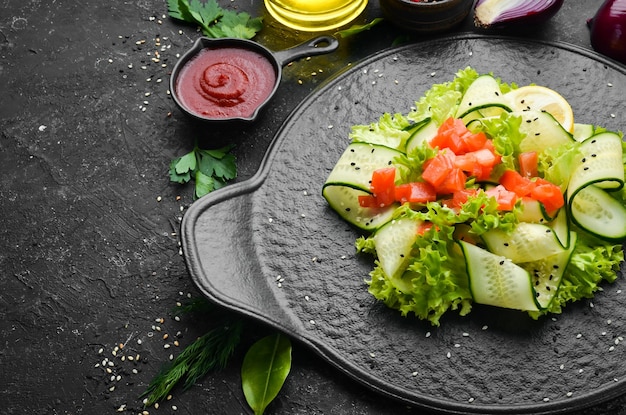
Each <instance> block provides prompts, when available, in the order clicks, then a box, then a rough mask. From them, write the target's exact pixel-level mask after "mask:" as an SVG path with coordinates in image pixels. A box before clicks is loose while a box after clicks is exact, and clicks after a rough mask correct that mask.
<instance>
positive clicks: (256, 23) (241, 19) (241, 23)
mask: <svg viewBox="0 0 626 415" xmlns="http://www.w3.org/2000/svg"><path fill="white" fill-rule="evenodd" d="M167 8H168V12H169V15H170V16H171V17H173V18H174V19H178V20H182V21H185V22H188V23H195V24H198V25H199V26H200V27H201V28H202V34H204V35H205V36H208V37H212V38H220V37H235V38H240V39H252V38H253V37H254V36H255V35H256V34H257V32H259V31H260V30H261V29H262V27H263V24H262V19H261V18H260V17H257V18H251V17H250V15H249V14H248V13H246V12H240V13H237V12H234V11H231V10H225V9H222V8H221V7H220V6H219V5H218V4H217V1H216V0H207V1H206V2H203V1H201V0H167Z"/></svg>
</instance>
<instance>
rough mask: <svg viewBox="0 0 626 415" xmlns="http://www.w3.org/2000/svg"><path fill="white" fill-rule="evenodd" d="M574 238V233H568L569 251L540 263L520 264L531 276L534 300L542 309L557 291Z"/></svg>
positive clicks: (573, 245) (570, 253)
mask: <svg viewBox="0 0 626 415" xmlns="http://www.w3.org/2000/svg"><path fill="white" fill-rule="evenodd" d="M576 237H577V235H576V232H570V236H569V237H568V238H567V239H568V240H569V241H571V245H570V247H569V249H567V250H563V251H562V252H561V253H558V254H556V255H552V256H549V257H547V258H544V259H542V260H540V261H533V262H525V263H523V264H520V266H521V267H522V268H524V269H525V270H526V271H528V273H529V274H530V276H531V281H532V287H533V290H534V291H535V298H536V301H537V303H538V305H539V307H540V308H542V309H546V308H548V306H549V305H550V302H552V299H553V298H554V295H555V294H556V293H557V291H558V290H559V286H560V285H561V280H562V279H563V274H564V273H565V269H566V268H567V264H569V261H570V258H571V256H572V253H573V252H574V247H575V246H576Z"/></svg>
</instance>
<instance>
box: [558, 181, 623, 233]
mask: <svg viewBox="0 0 626 415" xmlns="http://www.w3.org/2000/svg"><path fill="white" fill-rule="evenodd" d="M568 206H569V209H570V217H571V218H572V221H573V222H574V223H575V224H576V225H578V226H580V227H581V228H583V229H584V230H586V231H587V232H589V233H591V234H593V235H596V236H597V237H599V238H601V239H605V240H607V241H612V242H620V241H623V240H624V239H626V208H625V207H624V205H623V204H622V203H621V202H620V201H618V200H617V199H614V198H613V197H611V196H610V195H609V194H608V193H607V192H605V191H604V190H602V189H600V188H599V187H596V186H594V185H589V186H585V187H583V188H582V189H580V190H578V192H576V194H575V195H574V196H573V197H572V198H570V201H569V203H568Z"/></svg>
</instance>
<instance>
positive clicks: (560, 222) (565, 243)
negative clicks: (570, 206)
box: [549, 208, 572, 249]
mask: <svg viewBox="0 0 626 415" xmlns="http://www.w3.org/2000/svg"><path fill="white" fill-rule="evenodd" d="M549 226H550V227H551V228H552V230H553V231H554V234H555V235H556V237H557V239H558V240H559V242H560V243H561V246H562V247H563V248H564V249H569V247H570V246H571V245H570V244H571V243H572V240H571V236H572V233H571V232H570V227H569V219H568V216H567V209H566V208H561V209H559V211H558V212H557V214H556V218H555V219H554V220H553V221H552V222H550V224H549Z"/></svg>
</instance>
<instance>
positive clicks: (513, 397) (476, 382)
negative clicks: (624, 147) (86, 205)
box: [182, 35, 626, 414]
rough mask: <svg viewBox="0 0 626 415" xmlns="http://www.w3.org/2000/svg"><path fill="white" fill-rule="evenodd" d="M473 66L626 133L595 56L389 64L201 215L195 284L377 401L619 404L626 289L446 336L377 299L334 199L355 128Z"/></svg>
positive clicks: (334, 87) (346, 87)
mask: <svg viewBox="0 0 626 415" xmlns="http://www.w3.org/2000/svg"><path fill="white" fill-rule="evenodd" d="M467 66H472V67H474V68H475V69H476V70H477V71H478V72H480V73H486V72H493V73H494V74H495V75H496V76H498V77H501V78H502V79H503V81H505V82H516V83H517V84H518V85H526V84H529V83H537V84H540V85H545V86H548V87H551V88H553V89H556V90H557V91H559V92H561V93H562V94H563V95H564V96H565V98H567V99H568V100H569V102H570V103H571V104H572V107H573V109H574V114H575V115H576V120H577V122H581V123H594V124H596V125H602V126H605V127H606V128H609V129H612V130H620V129H622V128H623V127H624V121H623V120H624V114H623V108H624V107H623V105H624V97H626V76H625V70H624V68H623V67H622V66H620V65H618V64H615V63H612V62H611V61H609V60H607V59H604V58H601V57H599V56H597V55H596V54H593V53H591V52H589V51H586V50H583V49H579V48H576V47H573V46H570V45H566V44H554V43H538V42H534V41H524V40H518V39H510V38H494V37H482V36H474V35H468V36H461V37H454V38H446V39H443V40H435V41H429V42H426V43H418V44H412V45H409V46H405V47H402V48H397V49H391V50H386V51H383V52H381V53H379V54H376V55H375V56H372V57H370V58H368V59H366V60H364V61H363V62H360V63H359V64H357V65H355V66H354V67H352V68H351V69H350V70H349V71H346V72H344V73H342V74H340V75H339V76H337V77H336V78H335V79H333V80H332V81H331V82H329V83H327V84H326V85H324V86H323V87H321V88H319V90H317V91H316V92H315V93H313V94H312V95H311V96H310V97H309V98H308V99H307V100H306V101H305V102H303V103H302V104H301V105H300V106H299V107H298V108H297V109H296V110H295V111H294V112H293V114H292V115H291V116H290V118H289V119H288V121H287V122H286V123H285V125H284V126H283V127H282V129H281V130H280V132H279V133H278V135H277V136H276V138H275V139H274V141H273V143H272V145H271V148H270V149H269V151H268V153H267V155H266V158H265V159H264V162H263V164H262V167H261V169H260V171H259V172H258V173H257V174H256V175H255V176H254V177H253V178H252V179H250V180H247V181H244V182H240V183H236V184H233V185H230V186H227V187H225V188H223V189H220V190H219V191H216V192H214V193H212V194H210V195H209V196H207V197H204V198H202V199H201V200H199V201H196V202H195V203H194V204H193V205H192V206H191V207H190V209H189V210H188V211H187V213H186V214H185V216H184V220H183V224H182V233H183V235H182V237H183V248H184V252H185V255H186V261H187V264H188V267H189V270H190V273H191V275H192V278H193V280H194V281H195V283H196V284H197V285H198V287H199V288H200V290H202V292H203V293H204V294H205V295H206V296H207V297H208V298H210V299H211V300H213V301H215V302H217V303H219V304H221V305H222V306H224V307H226V308H229V309H232V310H236V311H238V312H240V313H242V314H244V315H246V316H249V317H252V318H254V319H258V320H259V321H261V322H263V323H266V324H269V325H270V326H272V327H274V328H276V329H279V330H282V331H283V332H284V333H286V334H288V335H290V336H292V337H293V338H295V339H297V340H300V341H302V342H303V343H305V344H306V345H308V346H309V347H311V348H312V349H313V350H315V351H316V352H317V353H319V354H320V355H321V356H323V357H324V358H325V359H327V360H328V361H329V362H330V363H331V364H333V365H334V366H336V367H337V368H339V369H340V370H342V371H344V372H345V373H347V374H348V375H350V376H351V377H353V378H354V379H356V380H358V381H360V382H362V383H363V384H365V385H367V386H369V387H371V388H372V389H373V390H375V391H378V392H380V393H382V394H385V395H387V396H390V397H393V398H397V399H399V400H401V401H404V402H406V403H409V404H412V405H415V406H419V407H423V408H427V409H430V410H434V411H439V412H442V413H455V414H457V413H470V414H472V413H490V414H504V413H512V412H515V413H525V414H544V413H546V414H547V413H551V414H552V413H563V412H565V411H569V410H572V409H580V408H584V407H589V406H592V405H595V404H597V403H599V402H602V401H605V400H608V399H611V398H614V397H616V396H618V395H620V394H622V393H624V392H626V353H625V349H624V347H625V346H624V344H626V343H625V342H622V337H621V336H626V311H625V310H624V304H625V301H624V300H625V299H626V283H625V282H624V280H623V279H621V278H620V279H618V281H617V282H616V283H614V284H610V285H608V284H607V285H606V286H605V287H604V291H603V292H600V293H598V294H597V295H596V297H595V298H594V299H593V300H586V301H581V302H578V303H575V304H571V305H569V306H568V307H567V308H566V309H565V311H564V313H563V314H561V315H556V316H553V317H547V318H543V319H541V320H539V321H534V320H531V319H530V318H528V317H527V316H526V315H525V314H522V313H518V312H515V311H507V310H502V309H496V308H490V307H480V306H476V307H475V308H474V309H473V311H472V312H471V313H470V315H469V316H466V317H459V316H458V315H457V314H455V312H450V313H449V315H448V316H445V318H443V319H442V321H441V326H440V327H438V328H436V327H431V326H430V325H429V324H427V323H424V322H421V321H419V320H417V319H416V318H412V317H408V318H405V317H401V316H400V315H399V313H398V312H396V311H394V310H390V309H388V308H386V307H385V306H383V305H381V304H379V303H377V302H376V301H375V300H374V299H373V297H371V296H370V294H368V292H367V287H366V285H365V283H364V280H365V279H366V278H368V273H369V272H370V270H371V269H372V267H373V261H372V258H371V257H369V256H366V255H355V248H354V242H355V239H356V238H357V237H358V236H359V235H360V234H359V232H358V231H356V230H355V229H353V228H351V227H350V226H349V225H347V224H346V223H344V222H343V221H342V220H341V219H339V217H338V216H337V215H336V214H335V213H334V212H333V211H331V210H330V209H329V208H328V206H327V204H326V202H325V200H324V199H323V198H322V196H321V187H322V184H323V183H324V181H325V179H326V177H327V175H328V173H329V172H330V170H331V169H332V167H333V166H334V164H335V162H336V161H337V159H338V158H339V156H340V154H341V153H342V152H343V150H344V149H345V147H346V146H347V145H348V143H349V139H348V133H349V130H350V126H351V125H354V124H369V123H370V122H373V121H376V120H378V117H379V116H380V115H381V114H382V113H384V112H392V113H394V112H402V113H406V112H408V111H409V110H410V107H411V105H413V103H414V102H415V100H417V99H419V97H421V96H422V95H423V93H424V92H425V91H426V90H427V89H428V88H430V86H431V85H432V84H434V83H440V82H445V81H449V80H451V79H452V78H453V77H454V74H455V72H457V71H458V70H459V69H462V68H465V67H467ZM622 291H624V292H623V293H622Z"/></svg>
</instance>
